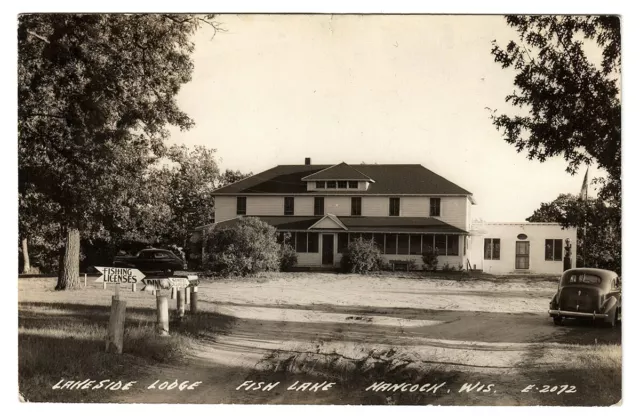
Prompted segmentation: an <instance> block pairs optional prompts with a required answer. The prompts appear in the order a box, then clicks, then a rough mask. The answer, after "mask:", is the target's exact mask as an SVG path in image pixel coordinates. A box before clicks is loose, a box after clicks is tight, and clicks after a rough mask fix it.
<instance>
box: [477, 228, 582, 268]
mask: <svg viewBox="0 0 640 419" xmlns="http://www.w3.org/2000/svg"><path fill="white" fill-rule="evenodd" d="M473 229H474V230H477V235H474V236H471V237H470V243H469V259H470V262H471V264H472V265H474V264H475V265H476V268H478V269H482V270H484V271H485V272H489V273H495V274H506V273H522V272H524V273H535V274H558V275H559V274H561V273H562V272H563V271H564V262H563V261H562V260H559V261H549V260H545V252H544V246H545V240H547V239H562V241H563V252H562V254H563V257H564V240H565V239H566V238H569V239H570V240H571V243H572V249H571V253H572V255H571V258H572V261H571V264H572V267H574V268H575V266H576V248H575V243H576V240H577V230H576V229H575V228H567V229H562V226H560V225H559V224H552V223H541V224H537V223H486V224H482V225H480V226H475V225H474V226H473ZM518 234H526V235H527V239H526V240H525V241H528V242H529V269H528V270H526V271H522V270H516V269H515V264H516V253H515V252H516V241H519V240H518V237H517V236H518ZM485 238H493V239H500V259H499V260H484V239H485Z"/></svg>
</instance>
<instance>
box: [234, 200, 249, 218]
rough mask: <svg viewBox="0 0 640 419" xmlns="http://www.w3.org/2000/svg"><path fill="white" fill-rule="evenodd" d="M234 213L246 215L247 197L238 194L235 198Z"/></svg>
mask: <svg viewBox="0 0 640 419" xmlns="http://www.w3.org/2000/svg"><path fill="white" fill-rule="evenodd" d="M236 214H237V215H247V197H246V196H239V197H237V198H236Z"/></svg>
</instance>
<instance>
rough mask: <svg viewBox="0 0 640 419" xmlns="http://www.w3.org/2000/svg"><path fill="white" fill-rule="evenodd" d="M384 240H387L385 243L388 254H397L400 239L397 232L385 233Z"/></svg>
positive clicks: (385, 250)
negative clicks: (397, 243)
mask: <svg viewBox="0 0 640 419" xmlns="http://www.w3.org/2000/svg"><path fill="white" fill-rule="evenodd" d="M384 236H385V238H384V241H385V245H384V253H385V254H386V255H395V254H396V252H397V248H396V240H397V239H398V235H397V234H385V235H384Z"/></svg>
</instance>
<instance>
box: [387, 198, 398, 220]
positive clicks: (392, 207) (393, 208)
mask: <svg viewBox="0 0 640 419" xmlns="http://www.w3.org/2000/svg"><path fill="white" fill-rule="evenodd" d="M389 215H391V216H395V217H398V216H400V198H389Z"/></svg>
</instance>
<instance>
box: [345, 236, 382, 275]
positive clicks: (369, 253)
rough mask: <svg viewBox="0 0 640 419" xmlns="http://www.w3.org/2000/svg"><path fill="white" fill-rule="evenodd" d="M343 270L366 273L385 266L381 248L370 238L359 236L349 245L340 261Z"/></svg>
mask: <svg viewBox="0 0 640 419" xmlns="http://www.w3.org/2000/svg"><path fill="white" fill-rule="evenodd" d="M340 265H341V267H342V271H343V272H350V273H359V274H364V273H367V272H371V271H378V270H380V269H381V268H382V267H383V266H384V259H383V258H382V255H381V254H380V249H378V247H377V246H376V245H375V244H374V243H373V242H372V241H370V240H364V239H362V238H358V239H356V240H355V241H352V242H351V243H349V245H348V246H347V249H346V250H345V251H344V253H343V254H342V259H341V261H340Z"/></svg>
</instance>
